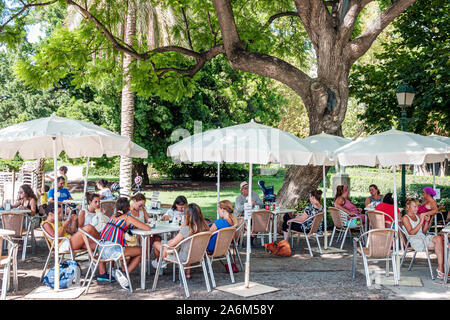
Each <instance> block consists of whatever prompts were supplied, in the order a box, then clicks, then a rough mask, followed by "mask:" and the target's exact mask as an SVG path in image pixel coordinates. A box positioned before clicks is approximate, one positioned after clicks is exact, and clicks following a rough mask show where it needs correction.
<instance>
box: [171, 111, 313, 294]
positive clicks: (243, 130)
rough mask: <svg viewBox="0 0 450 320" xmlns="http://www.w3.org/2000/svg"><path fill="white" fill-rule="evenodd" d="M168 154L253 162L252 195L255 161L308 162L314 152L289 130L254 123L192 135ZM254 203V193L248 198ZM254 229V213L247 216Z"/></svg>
mask: <svg viewBox="0 0 450 320" xmlns="http://www.w3.org/2000/svg"><path fill="white" fill-rule="evenodd" d="M167 155H168V156H170V157H175V158H177V159H180V160H181V161H183V162H185V161H189V162H202V161H211V162H218V163H221V162H227V163H249V164H250V169H249V182H248V183H249V195H251V194H252V170H253V164H268V163H280V164H281V165H290V164H295V165H307V164H308V163H309V162H310V161H311V157H312V152H311V151H310V150H309V149H308V148H307V147H306V145H304V144H303V143H302V142H301V141H300V139H299V138H297V137H296V136H294V135H293V134H291V133H289V132H285V131H282V130H279V129H276V128H272V127H269V126H265V125H261V124H258V123H255V122H254V121H253V120H252V121H251V122H248V123H245V124H240V125H235V126H230V127H225V128H220V129H214V130H209V131H205V132H201V133H197V134H194V135H192V136H189V137H187V138H185V139H183V140H181V141H179V142H177V143H175V144H173V145H171V146H169V147H168V149H167ZM248 205H250V206H251V196H249V197H248ZM246 220H247V230H250V226H251V216H250V217H248V216H246ZM250 251H251V249H250V232H247V252H246V264H245V288H248V287H249V277H250Z"/></svg>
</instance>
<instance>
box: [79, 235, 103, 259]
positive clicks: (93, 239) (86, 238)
mask: <svg viewBox="0 0 450 320" xmlns="http://www.w3.org/2000/svg"><path fill="white" fill-rule="evenodd" d="M78 231H80V232H81V236H82V237H83V241H84V244H85V245H86V248H87V252H88V254H89V257H90V258H91V259H92V260H95V257H94V252H92V249H91V246H90V244H89V239H91V240H92V241H94V242H95V244H96V245H97V247H98V246H99V245H100V242H99V241H98V240H97V239H95V238H94V237H93V236H91V235H90V234H89V233H87V232H86V231H85V230H83V229H81V228H80V229H78Z"/></svg>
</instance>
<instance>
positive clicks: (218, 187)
mask: <svg viewBox="0 0 450 320" xmlns="http://www.w3.org/2000/svg"><path fill="white" fill-rule="evenodd" d="M219 202H220V162H217V206H219ZM217 219H219V207H217Z"/></svg>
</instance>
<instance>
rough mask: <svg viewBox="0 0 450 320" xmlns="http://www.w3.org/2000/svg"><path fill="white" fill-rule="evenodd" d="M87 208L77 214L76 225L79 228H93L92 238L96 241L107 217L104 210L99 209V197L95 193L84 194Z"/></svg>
mask: <svg viewBox="0 0 450 320" xmlns="http://www.w3.org/2000/svg"><path fill="white" fill-rule="evenodd" d="M86 201H87V203H88V207H87V208H86V209H85V210H81V211H80V213H79V214H78V225H79V226H81V227H84V226H87V225H91V226H93V227H95V232H94V233H93V236H94V237H95V238H96V239H98V238H99V236H100V232H102V230H103V228H104V227H105V225H106V223H107V222H108V220H109V217H108V216H106V215H105V210H104V209H102V210H101V209H100V195H98V194H97V193H89V192H88V193H86ZM100 210H101V211H100Z"/></svg>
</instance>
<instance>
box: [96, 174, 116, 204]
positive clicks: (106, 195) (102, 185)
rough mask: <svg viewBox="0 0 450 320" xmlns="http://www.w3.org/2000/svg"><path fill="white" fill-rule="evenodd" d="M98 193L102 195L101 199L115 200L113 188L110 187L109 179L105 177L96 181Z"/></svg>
mask: <svg viewBox="0 0 450 320" xmlns="http://www.w3.org/2000/svg"><path fill="white" fill-rule="evenodd" d="M96 185H97V189H98V190H99V191H98V194H99V195H100V200H114V196H113V194H112V192H111V189H109V188H108V181H106V180H105V179H100V180H98V181H97V182H96Z"/></svg>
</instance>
